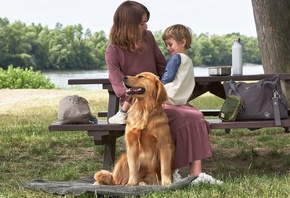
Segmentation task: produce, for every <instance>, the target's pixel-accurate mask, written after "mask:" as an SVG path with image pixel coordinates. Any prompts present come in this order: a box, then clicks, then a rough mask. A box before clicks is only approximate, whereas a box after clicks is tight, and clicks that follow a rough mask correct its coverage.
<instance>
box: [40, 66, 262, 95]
mask: <svg viewBox="0 0 290 198" xmlns="http://www.w3.org/2000/svg"><path fill="white" fill-rule="evenodd" d="M43 74H44V75H45V76H46V77H48V78H50V81H51V82H52V83H54V84H55V85H56V86H57V87H60V88H62V89H70V88H72V87H73V86H77V87H80V88H82V89H88V90H94V89H102V87H101V85H68V84H67V80H68V79H83V78H108V70H89V71H88V70H85V71H83V70H74V71H52V72H43ZM194 74H195V76H208V68H207V67H194ZM243 74H245V75H248V74H264V69H263V66H262V65H244V66H243Z"/></svg>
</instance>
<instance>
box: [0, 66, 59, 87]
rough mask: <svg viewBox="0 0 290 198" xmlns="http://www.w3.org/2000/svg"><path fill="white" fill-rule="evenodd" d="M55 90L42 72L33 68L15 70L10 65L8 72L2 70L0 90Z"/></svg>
mask: <svg viewBox="0 0 290 198" xmlns="http://www.w3.org/2000/svg"><path fill="white" fill-rule="evenodd" d="M3 88H9V89H54V88H55V85H54V84H53V83H52V82H50V79H49V78H47V77H46V76H45V75H43V74H42V73H41V72H40V71H37V72H35V71H33V68H32V67H30V68H25V69H22V68H20V67H17V68H14V67H13V65H9V66H8V68H7V70H4V69H2V68H0V89H3Z"/></svg>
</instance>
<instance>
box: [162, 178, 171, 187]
mask: <svg viewBox="0 0 290 198" xmlns="http://www.w3.org/2000/svg"><path fill="white" fill-rule="evenodd" d="M161 184H162V186H170V185H171V184H172V181H171V179H163V180H162V182H161Z"/></svg>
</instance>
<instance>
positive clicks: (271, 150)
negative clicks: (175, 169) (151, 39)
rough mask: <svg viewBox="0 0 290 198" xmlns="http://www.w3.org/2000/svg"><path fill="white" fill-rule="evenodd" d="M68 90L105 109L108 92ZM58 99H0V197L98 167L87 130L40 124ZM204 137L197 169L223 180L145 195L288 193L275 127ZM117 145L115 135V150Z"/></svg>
mask: <svg viewBox="0 0 290 198" xmlns="http://www.w3.org/2000/svg"><path fill="white" fill-rule="evenodd" d="M58 92H61V90H58ZM71 93H75V94H78V95H80V96H82V97H85V98H86V99H88V101H89V103H90V106H91V111H92V112H93V114H95V115H96V112H98V111H104V110H106V102H107V99H108V97H107V93H106V92H104V91H86V90H77V91H71ZM26 94H29V90H28V91H27V93H26ZM64 94H68V92H65V93H64ZM64 96H66V95H61V94H59V95H58V96H56V97H48V98H42V97H39V98H36V99H31V100H23V101H21V102H8V103H2V102H0V108H1V111H0V118H1V119H0V178H1V182H0V197H57V196H56V195H51V194H48V193H45V192H42V191H32V190H29V189H26V188H23V187H22V185H21V181H27V180H35V179H43V180H55V181H69V180H74V179H79V178H83V177H87V176H89V175H92V174H94V173H95V172H96V171H98V170H100V168H101V164H102V152H103V147H102V146H95V145H94V143H93V141H92V138H91V137H89V136H87V133H86V132H49V131H48V129H47V127H48V125H49V124H50V123H52V122H54V121H56V120H57V109H58V103H59V101H60V99H61V98H62V97H64ZM0 97H1V90H0ZM221 104H222V100H221V99H218V98H215V97H213V96H211V95H209V94H207V95H206V96H202V97H199V98H197V99H196V100H194V102H193V105H194V106H196V107H197V108H199V109H206V108H208V109H217V108H220V106H221ZM210 140H211V143H212V149H213V153H214V156H213V157H212V158H211V159H208V160H205V161H204V163H203V165H204V172H206V173H208V174H211V175H213V176H214V177H216V178H218V179H220V180H222V181H224V182H225V184H224V185H222V186H213V185H198V186H193V187H186V188H185V189H182V190H178V191H174V192H168V193H161V192H160V193H154V194H149V195H146V196H144V197H158V198H163V197H182V198H183V197H205V198H208V197H231V198H232V197H245V198H248V197H253V198H254V197H255V198H256V197H269V198H270V197H289V196H290V193H289V190H288V188H289V185H290V175H289V170H290V155H289V154H290V146H289V145H290V134H287V133H284V131H283V129H282V128H268V129H260V130H256V131H250V130H248V129H242V130H241V129H234V130H232V131H231V133H230V134H225V133H224V131H223V130H212V131H211V134H210ZM123 150H124V144H123V139H122V138H120V140H119V141H118V145H117V153H118V154H119V153H121V152H123ZM181 171H182V174H183V175H187V174H188V172H187V168H184V169H182V170H181ZM66 197H73V196H72V195H67V196H66ZM81 197H89V195H82V196H81ZM92 197H94V196H93V195H92Z"/></svg>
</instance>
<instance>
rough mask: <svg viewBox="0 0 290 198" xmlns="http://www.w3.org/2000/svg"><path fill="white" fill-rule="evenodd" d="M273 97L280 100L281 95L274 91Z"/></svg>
mask: <svg viewBox="0 0 290 198" xmlns="http://www.w3.org/2000/svg"><path fill="white" fill-rule="evenodd" d="M273 95H274V97H273V98H280V94H279V92H278V91H277V90H273Z"/></svg>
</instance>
